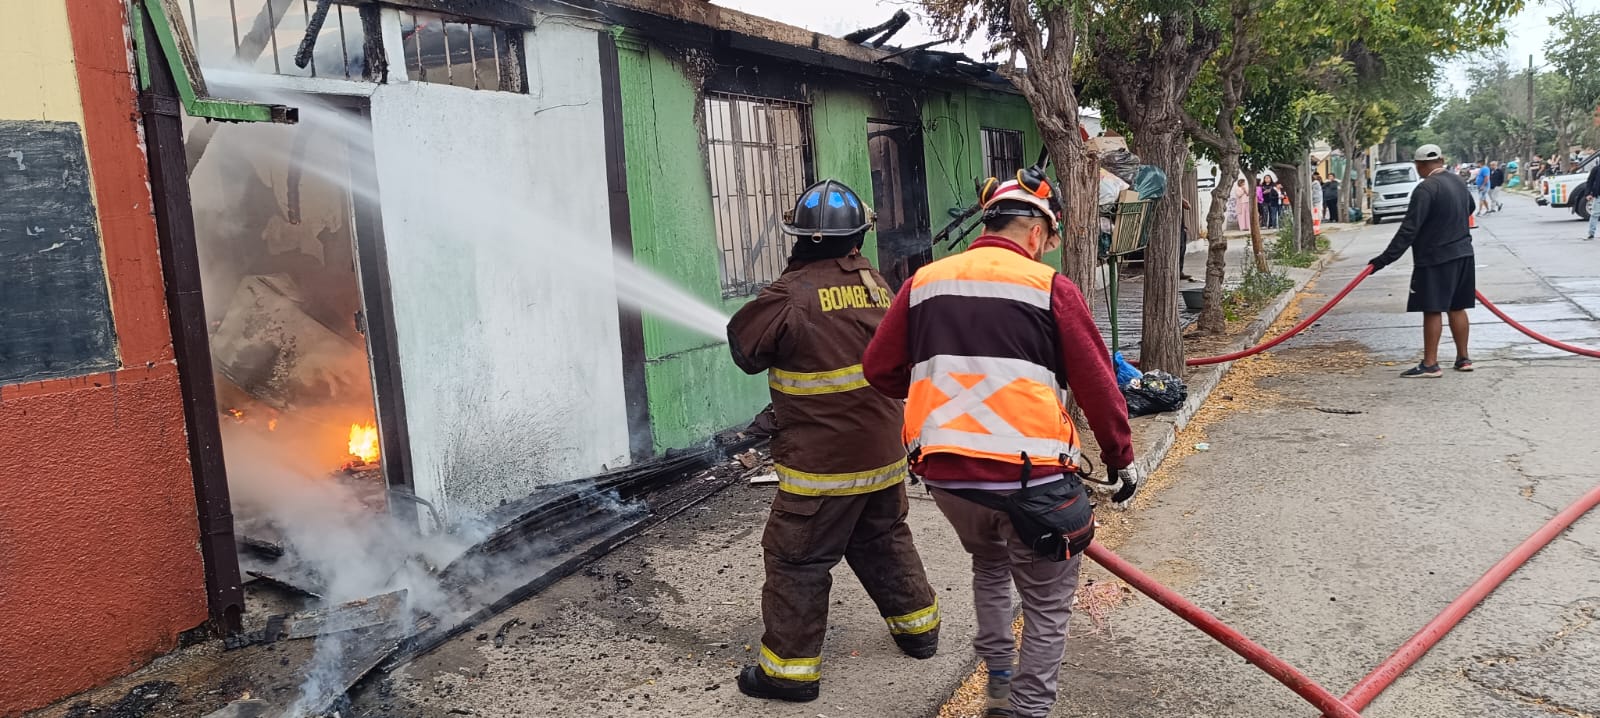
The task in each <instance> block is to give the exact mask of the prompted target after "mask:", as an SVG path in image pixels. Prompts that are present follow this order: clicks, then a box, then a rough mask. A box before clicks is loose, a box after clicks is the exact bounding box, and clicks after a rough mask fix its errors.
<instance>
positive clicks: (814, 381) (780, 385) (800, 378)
mask: <svg viewBox="0 0 1600 718" xmlns="http://www.w3.org/2000/svg"><path fill="white" fill-rule="evenodd" d="M767 386H770V387H772V388H773V389H776V390H778V391H780V392H783V393H785V394H792V395H795V396H809V395H814V394H837V393H840V392H846V391H855V390H857V389H861V388H865V387H866V386H867V377H866V374H864V373H863V372H862V370H861V365H860V364H856V365H854V366H847V367H845V368H843V369H835V370H833V371H814V372H799V371H784V370H782V369H773V370H771V371H769V372H767Z"/></svg>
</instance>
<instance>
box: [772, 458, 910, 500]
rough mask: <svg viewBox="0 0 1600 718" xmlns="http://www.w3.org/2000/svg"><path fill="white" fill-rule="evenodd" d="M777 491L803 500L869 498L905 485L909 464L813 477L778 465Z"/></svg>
mask: <svg viewBox="0 0 1600 718" xmlns="http://www.w3.org/2000/svg"><path fill="white" fill-rule="evenodd" d="M774 468H775V469H777V472H778V488H779V489H782V490H784V491H787V492H789V493H791V494H799V495H801V496H853V495H855V494H867V493H871V492H873V491H877V490H879V489H887V488H889V487H890V486H894V485H895V484H898V483H900V482H901V481H904V480H905V478H906V460H905V459H900V460H899V461H896V462H894V463H892V464H890V465H888V466H884V467H881V468H877V469H869V470H867V471H856V472H852V473H848V474H813V473H809V472H805V471H797V470H795V469H792V468H789V467H787V466H784V465H783V464H777V465H776V466H775V467H774Z"/></svg>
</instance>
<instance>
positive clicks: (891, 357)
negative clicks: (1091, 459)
mask: <svg viewBox="0 0 1600 718" xmlns="http://www.w3.org/2000/svg"><path fill="white" fill-rule="evenodd" d="M910 313H911V282H909V281H908V282H906V283H905V285H904V286H902V287H900V293H899V294H896V295H895V297H894V303H893V304H891V305H889V311H888V313H886V314H884V315H883V321H882V322H880V323H879V324H878V331H876V332H874V333H873V335H872V341H871V342H869V343H868V344H867V351H866V353H865V354H863V355H862V356H861V370H862V373H863V374H864V375H865V376H866V378H867V383H868V384H871V385H872V388H874V389H877V390H878V393H879V394H882V395H884V396H887V397H889V398H891V399H904V398H906V394H907V393H909V392H910V391H911V340H910V335H909V329H907V326H908V316H909V315H910ZM1124 413H1126V412H1124Z"/></svg>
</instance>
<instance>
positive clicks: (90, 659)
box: [0, 0, 206, 716]
mask: <svg viewBox="0 0 1600 718" xmlns="http://www.w3.org/2000/svg"><path fill="white" fill-rule="evenodd" d="M28 1H29V5H30V6H32V8H33V10H34V11H35V12H36V13H37V14H38V15H39V16H40V17H41V18H43V20H42V21H41V22H44V23H45V24H48V22H49V21H52V20H54V19H58V18H59V15H60V8H61V6H63V5H64V7H65V16H66V22H67V25H68V27H69V29H70V45H71V54H70V62H71V63H72V64H73V73H72V74H73V75H75V77H76V80H77V85H78V87H77V94H78V95H79V96H80V97H81V104H82V115H81V117H82V123H83V131H84V138H85V143H86V145H87V146H88V156H89V169H90V174H91V178H92V182H93V193H94V198H95V204H96V211H97V214H98V217H99V222H100V234H101V242H102V245H103V248H104V256H105V263H106V271H107V276H108V281H109V288H110V294H111V305H112V313H113V317H114V320H115V324H116V330H117V345H118V351H119V356H120V358H121V363H122V366H123V368H122V369H121V370H119V371H114V372H109V373H105V374H96V375H91V376H84V377H75V378H71V379H61V380H52V381H46V382H37V383H31V384H13V385H6V386H0V627H3V628H0V716H4V715H12V714H15V713H19V712H21V711H24V710H27V709H30V708H34V707H38V706H41V705H45V704H47V703H49V702H51V701H54V700H57V699H59V698H62V697H65V696H67V695H70V694H72V693H75V692H77V691H80V690H83V689H85V688H89V687H91V686H93V685H95V684H97V683H100V682H103V681H105V680H107V679H110V678H113V677H115V676H118V675H121V674H124V673H127V672H129V671H131V670H133V669H135V668H137V667H139V666H140V665H142V664H143V663H145V662H147V661H148V660H150V659H152V658H154V657H156V656H158V655H160V654H162V653H164V652H166V651H169V650H171V649H172V648H173V647H174V646H175V645H176V643H177V637H178V634H179V633H180V632H182V631H185V630H188V629H190V628H193V627H195V626H197V625H200V624H201V623H203V622H204V621H205V619H206V603H205V601H206V598H205V581H204V576H203V572H202V565H201V558H200V549H199V526H198V521H197V518H196V514H195V498H194V483H193V482H194V480H193V476H192V474H191V472H190V468H189V459H188V448H187V442H186V438H185V428H184V416H183V407H182V402H181V394H180V391H179V386H178V374H177V367H176V365H175V364H174V361H173V350H172V339H171V335H170V329H169V325H168V323H167V322H168V320H167V314H166V300H165V295H164V288H163V282H162V274H161V261H160V255H159V254H158V252H157V244H156V234H155V220H154V217H153V215H152V213H151V198H150V189H149V186H148V177H147V174H148V173H147V172H146V166H145V155H144V150H143V146H142V144H141V142H142V140H141V136H140V134H139V131H138V124H137V123H138V122H139V115H138V112H137V110H136V105H135V102H134V99H135V96H134V80H133V77H132V74H131V70H130V67H129V61H130V57H131V56H130V49H129V47H128V43H127V40H126V37H127V36H126V28H125V23H126V18H125V17H124V8H123V3H121V2H108V1H107V0H28ZM35 3H37V5H34V4H35ZM39 8H43V9H39ZM25 31H26V32H31V33H36V34H37V33H42V32H44V31H43V30H40V29H39V28H37V27H28V28H26V29H25ZM30 42H32V43H33V44H34V45H35V46H38V45H39V44H40V42H42V41H39V40H31V41H30ZM48 50H49V48H45V50H43V51H40V52H38V53H35V54H37V55H38V57H30V58H27V59H28V60H29V61H31V62H36V64H32V65H30V64H28V63H26V62H25V63H23V64H22V65H21V68H20V70H19V69H18V66H17V65H15V64H13V65H11V66H10V68H9V69H0V73H6V74H0V92H5V91H9V90H8V89H7V86H8V85H13V83H27V82H29V81H30V77H29V76H28V75H27V74H26V73H29V72H30V71H31V72H36V73H37V74H36V75H35V77H38V76H44V75H48V74H49V71H50V67H51V62H53V60H52V59H51V57H50V52H48ZM56 64H57V65H59V63H56ZM58 69H59V68H58ZM33 81H34V82H37V81H38V80H37V79H35V80H33ZM56 104H57V105H58V107H57V110H59V104H60V103H59V102H58V103H56ZM15 105H16V102H15V101H13V102H12V105H11V106H9V107H5V108H4V109H6V110H8V111H10V112H12V114H16V112H17V107H16V106H15ZM23 109H26V108H23ZM41 111H43V110H41ZM12 119H28V117H16V118H12ZM4 271H5V269H4V267H0V274H3V273H4ZM0 311H4V307H0Z"/></svg>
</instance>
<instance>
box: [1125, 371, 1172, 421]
mask: <svg viewBox="0 0 1600 718" xmlns="http://www.w3.org/2000/svg"><path fill="white" fill-rule="evenodd" d="M1122 398H1123V400H1124V401H1126V402H1127V404H1128V416H1129V417H1134V416H1145V415H1147V414H1160V413H1162V412H1167V411H1177V410H1178V409H1180V408H1182V407H1183V403H1184V402H1185V401H1188V399H1189V386H1188V385H1187V384H1185V383H1184V381H1183V380H1182V379H1179V378H1178V377H1175V376H1173V375H1171V374H1168V373H1166V372H1164V371H1147V372H1145V373H1144V374H1143V375H1141V376H1140V377H1139V378H1137V379H1131V380H1129V381H1128V382H1127V383H1126V384H1123V385H1122Z"/></svg>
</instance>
